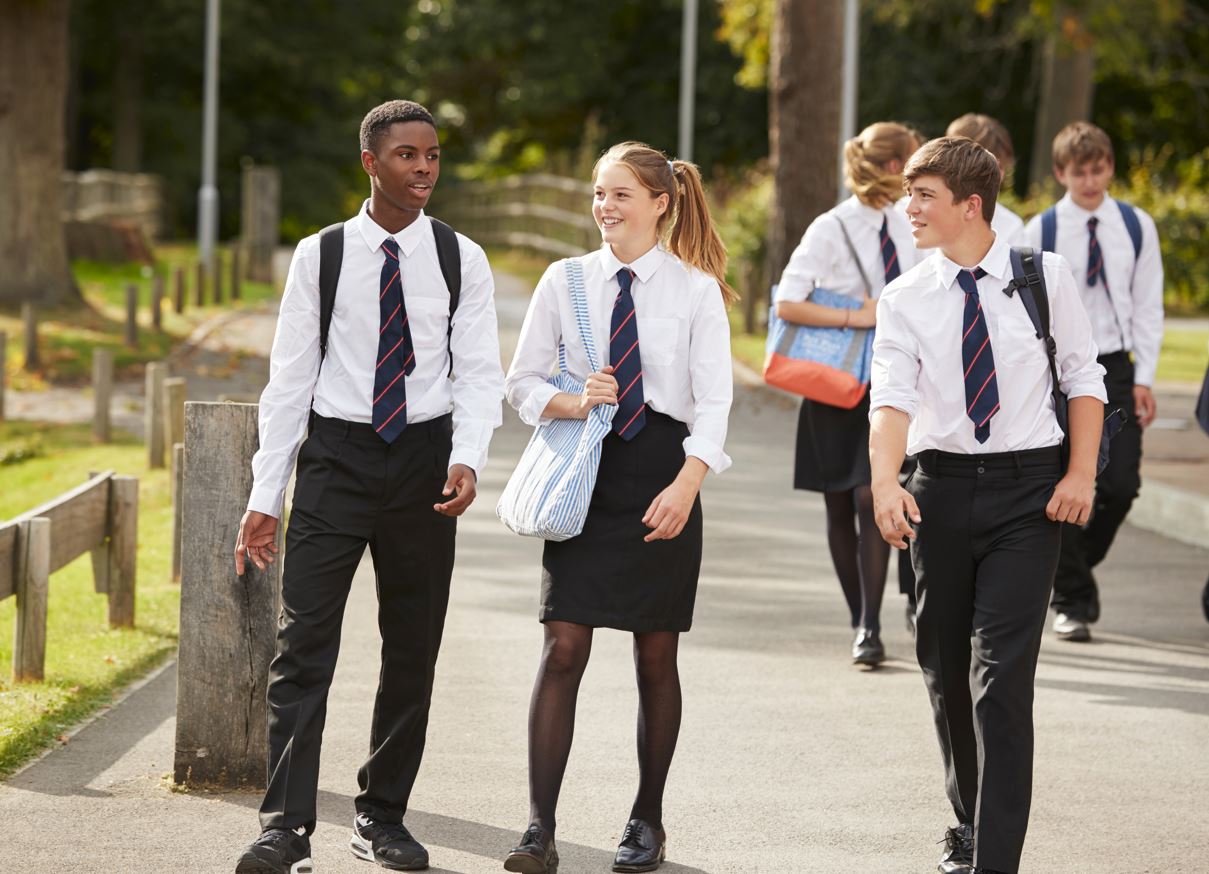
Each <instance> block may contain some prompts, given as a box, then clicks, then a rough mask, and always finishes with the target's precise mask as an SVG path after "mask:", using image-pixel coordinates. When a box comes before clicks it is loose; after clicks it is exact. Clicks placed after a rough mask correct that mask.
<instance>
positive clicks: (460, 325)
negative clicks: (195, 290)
mask: <svg viewBox="0 0 1209 874" xmlns="http://www.w3.org/2000/svg"><path fill="white" fill-rule="evenodd" d="M368 205H369V204H368V201H367V202H366V204H365V205H363V206H362V208H361V211H360V212H359V213H358V214H357V216H356V217H355V218H353V219H351V220H349V221H347V222H345V224H344V254H343V261H342V266H341V270H340V278H339V283H338V285H337V287H336V299H335V308H334V311H333V314H332V321H331V327H330V331H329V335H328V346H327V355H326V358H324V359H323V360H322V366H320V363H321V362H320V351H319V284H318V276H319V237H318V235H315V236H311V237H307V238H306V239H304V240H302V242H300V243H299V244H298V248H297V250H296V251H295V253H294V259H293V262H292V263H291V265H290V272H289V276H288V278H287V280H286V285H285V291H284V294H283V296H282V299H281V307H280V313H279V316H278V322H277V333H276V336H275V338H274V340H273V349H272V354H271V358H270V377H269V383H268V385H267V386H266V387H265V390H264V393H263V395H262V396H261V399H260V448H259V450H258V451H257V453H256V455H255V457H254V458H253V461H252V471H253V476H254V485H253V488H252V494H251V498H250V500H249V502H248V508H249V509H250V510H256V511H259V512H262V513H267V514H269V515H272V516H276V517H278V518H280V517H281V510H282V500H283V497H284V495H285V490H286V484H287V482H288V480H289V476H290V473H291V471H292V470H293V469H294V461H295V456H296V455H297V460H298V472H297V483H296V485H295V490H294V502H293V508H292V511H291V514H290V523H289V527H288V529H287V531H286V549H285V557H284V568H283V577H282V592H281V619H280V624H279V628H278V637H277V655H276V657H275V658H274V659H273V662H272V665H271V668H270V676H269V689H268V698H269V785H268V790H267V791H266V793H265V797H264V802H263V804H262V806H261V815H260V817H261V825H262V826H263V827H264V828H270V827H280V828H296V827H299V826H304V827H305V828H306V829H307V830H308V832H309V831H310V830H312V829H313V828H314V825H315V793H316V787H317V782H318V776H319V749H320V742H321V736H322V732H323V724H324V719H325V715H326V706H327V690H328V687H329V685H330V683H331V680H332V673H333V671H334V669H335V665H336V655H337V652H338V650H339V644H340V626H341V619H342V616H343V613H344V605H345V602H346V600H347V598H348V592H349V588H350V586H351V583H352V579H353V574H354V572H355V571H356V569H357V565H358V564H359V562H360V560H361V557H362V555H363V554H364V552H365V547H366V546H367V545H368V546H369V548H370V551H371V553H372V555H373V560H374V571H375V575H376V579H377V591H378V603H379V610H378V624H379V629H380V630H381V632H382V671H381V675H380V678H379V685H378V693H377V699H376V701H375V705H374V719H373V729H372V734H371V750H370V755H369V758H368V760H367V761H366V762H365V764H364V766H363V767H362V768H361V770H360V772H359V774H358V782H359V784H360V787H361V793H360V794H359V795H358V796H357V799H356V807H357V811H358V812H359V813H365V814H367V815H368V816H370V817H371V818H372V819H374V820H377V821H379V822H384V823H392V822H393V823H397V822H400V821H401V819H402V817H403V813H404V811H405V809H406V807H407V800H408V796H409V794H410V792H411V788H412V784H413V783H414V782H415V778H416V772H417V770H418V768H419V765H420V757H421V754H422V753H423V749H424V734H425V730H426V728H427V723H428V707H429V699H430V696H431V693H432V682H433V674H434V670H435V666H436V658H437V650H438V648H439V646H440V642H441V633H442V630H443V627H444V621H445V608H446V605H447V602H448V597H449V580H450V575H451V573H452V569H453V558H454V536H455V532H456V528H457V522H456V520H455V519H454V518H451V517H447V516H443V515H441V514H439V513H437V512H435V511H434V510H433V509H432V507H433V504H436V503H440V502H443V501H446V500H449V498H448V497H447V496H442V494H441V490H442V488H443V486H444V483H445V480H446V477H447V472H448V469H449V468H450V467H451V466H452V465H454V464H464V465H467V466H468V467H470V468H471V469H472V470H474V471H475V472H476V473H477V472H480V471H481V470H482V468H483V465H484V464H485V463H486V460H487V448H488V444H489V442H490V439H491V434H492V431H493V430H494V429H495V428H496V427H498V426H499V424H500V422H501V409H500V401H501V399H502V397H503V373H502V371H501V369H500V364H499V346H498V339H497V331H496V318H495V304H494V300H493V282H492V277H491V271H490V269H489V267H488V265H487V259H486V257H485V255H484V254H483V250H482V249H481V248H480V247H479V246H477V245H476V244H475V243H473V242H472V241H470V240H469V239H467V238H466V237H464V236H462V235H461V234H459V235H458V243H459V248H460V251H461V268H462V291H461V298H460V302H459V304H458V307H457V311H456V313H455V315H454V316H453V326H452V327H453V330H452V334H450V335H448V336H447V330H448V327H449V291H448V289H447V288H446V286H445V281H444V279H443V277H442V274H441V270H440V266H439V262H438V260H437V250H436V244H435V241H434V238H433V232H432V226H431V224H430V223H429V219H428V218H427V216H425V215H424V214H423V213H421V215H420V216H419V218H417V219H416V220H415V221H414V222H413V223H412V224H410V225H409V226H408V227H406V228H404V229H403V230H402V231H400V232H398V233H397V234H394V235H391V234H388V233H387V231H386V230H385V229H383V228H382V227H380V226H379V225H378V224H377V223H376V222H375V221H374V220H373V219H372V218H371V217H370V216H369V213H368ZM384 302H385V303H384ZM391 302H393V303H394V306H387V305H386V304H388V303H391ZM404 327H407V328H408V329H409V332H410V333H409V334H407V340H406V341H405V340H404V339H403V336H404V334H403V328H404ZM396 337H397V338H398V343H396V342H395V340H394V339H392V338H396ZM392 344H393V345H396V346H400V345H401V346H402V348H404V349H408V354H407V355H406V356H404V355H403V353H402V352H401V351H400V349H399V348H395V349H390V348H389V347H390V346H391V345H392ZM383 346H386V347H387V348H386V349H383V348H382V347H383ZM451 353H452V356H453V358H452V360H453V371H454V373H455V374H456V378H454V379H451V378H450V375H449V374H450V354H451ZM392 373H393V375H391V374H392ZM388 377H389V378H388ZM387 383H389V385H387ZM387 406H389V409H387ZM308 421H310V427H309V433H308ZM300 445H301V448H299V447H300Z"/></svg>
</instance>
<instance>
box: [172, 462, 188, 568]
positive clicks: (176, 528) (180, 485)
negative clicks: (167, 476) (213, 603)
mask: <svg viewBox="0 0 1209 874" xmlns="http://www.w3.org/2000/svg"><path fill="white" fill-rule="evenodd" d="M170 482H171V483H172V582H174V583H179V582H180V581H181V511H182V509H183V508H184V502H185V496H184V491H185V444H184V443H174V444H172V479H171V480H170Z"/></svg>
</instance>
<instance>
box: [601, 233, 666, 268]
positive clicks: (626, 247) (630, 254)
mask: <svg viewBox="0 0 1209 874" xmlns="http://www.w3.org/2000/svg"><path fill="white" fill-rule="evenodd" d="M658 242H659V238H658V237H650V238H649V239H646V240H639V241H637V242H634V243H609V248H610V249H611V250H612V251H613V255H614V257H615V258H617V260H618V261H620V262H621V263H622V264H633V263H634V262H635V261H637V260H638V259H639V258H641V257H642V256H643V255H645V254H646V253H647V252H649V251H651V250H652V249H654V248H655V246H656V244H658Z"/></svg>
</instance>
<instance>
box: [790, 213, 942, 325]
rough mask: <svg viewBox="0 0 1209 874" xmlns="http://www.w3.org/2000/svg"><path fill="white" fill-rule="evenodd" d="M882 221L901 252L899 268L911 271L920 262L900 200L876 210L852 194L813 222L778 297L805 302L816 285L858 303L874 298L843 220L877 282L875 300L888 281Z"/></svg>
mask: <svg viewBox="0 0 1209 874" xmlns="http://www.w3.org/2000/svg"><path fill="white" fill-rule="evenodd" d="M837 219H838V221H837ZM883 220H884V221H885V222H886V230H887V233H888V234H889V235H890V240H891V241H892V242H893V243H894V251H895V252H897V253H898V269H899V271H900V272H901V273H906V272H907V271H908V270H910V269H911V268H912V267H914V266H915V265H916V264H917V263H919V260H920V255H919V252H918V251H917V250H916V248H915V240H914V238H913V237H912V236H911V225H910V223H909V222H908V221H907V214H906V211H905V210H903V209H898V208H897V206H896V205H895V204H891V205H888V206H886V207H884V208H882V209H874V208H873V207H871V206H866V205H865V204H863V203H861V202H860V200H859V199H858V198H857V197H855V196H853V197H849V198H848V199H847V200H845V201H844V202H843V203H841V204H840V205H839V206H837V207H835V208H834V209H830V210H828V211H827V212H825V213H823V214H822V215H821V216H819V217H818V218H816V219H815V220H814V221H812V222H811V223H810V227H808V228H807V229H806V233H804V234H803V235H802V239H801V241H800V242H799V243H798V245H797V248H795V249H794V250H793V254H792V255H790V256H789V264H788V265H787V266H786V267H785V272H784V273H782V274H781V281H780V283H778V284H777V297H776V299H777V300H778V301H782V300H783V301H790V302H793V303H798V302H801V301H804V300H806V299H807V298H808V297H810V293H811V292H812V291H813V290H814V288H815V286H816V285H817V286H818V287H820V288H825V289H827V290H828V291H834V292H836V293H837V294H842V295H846V296H847V297H851V298H854V299H856V300H859V301H864V300H865V298H866V297H868V296H870V292H869V291H866V288H865V282H864V280H863V279H861V274H860V270H858V269H857V266H856V263H855V262H854V261H853V260H852V253H851V252H850V251H849V250H848V244H847V243H845V242H844V233H843V231H841V230H840V225H839V222H843V223H844V228H845V229H847V231H848V236H849V238H850V239H851V240H852V245H853V247H854V248H855V249H856V251H857V254H858V255H859V256H860V259H861V267H863V268H864V270H865V275H866V276H868V277H869V283H870V285H872V289H871V291H872V296H873V297H875V298H876V297H877V296H878V295H879V294H881V290H882V286H884V285H885V284H886V283H885V278H886V270H885V265H884V264H883V262H882V244H881V236H880V234H881V229H882V221H883Z"/></svg>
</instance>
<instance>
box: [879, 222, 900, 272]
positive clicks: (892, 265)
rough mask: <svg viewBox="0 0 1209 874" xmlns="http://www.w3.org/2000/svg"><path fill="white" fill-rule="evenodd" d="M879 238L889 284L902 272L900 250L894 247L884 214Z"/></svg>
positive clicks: (883, 264) (883, 266)
mask: <svg viewBox="0 0 1209 874" xmlns="http://www.w3.org/2000/svg"><path fill="white" fill-rule="evenodd" d="M877 236H878V238H879V239H880V240H881V243H882V268H883V272H884V273H885V276H886V284H887V285H889V284H890V283H891V282H893V281H894V280H895V279H898V277H899V276H900V275H901V274H902V271H901V270H899V269H898V250H897V249H895V248H894V241H893V240H891V239H890V228H889V225H888V220H887V219H886V217H885V216H882V229H881V230H880V231H878V232H877Z"/></svg>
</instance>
